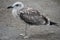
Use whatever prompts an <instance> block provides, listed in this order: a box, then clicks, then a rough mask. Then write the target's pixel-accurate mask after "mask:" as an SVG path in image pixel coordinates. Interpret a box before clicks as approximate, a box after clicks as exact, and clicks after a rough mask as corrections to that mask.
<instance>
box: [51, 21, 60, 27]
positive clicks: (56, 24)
mask: <svg viewBox="0 0 60 40" xmlns="http://www.w3.org/2000/svg"><path fill="white" fill-rule="evenodd" d="M50 25H55V26H59V25H58V23H55V22H52V21H50Z"/></svg>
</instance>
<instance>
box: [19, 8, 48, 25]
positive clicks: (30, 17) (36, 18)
mask: <svg viewBox="0 0 60 40" xmlns="http://www.w3.org/2000/svg"><path fill="white" fill-rule="evenodd" d="M19 16H20V18H21V19H22V20H24V21H25V22H26V23H28V24H31V25H44V24H47V21H48V20H47V19H46V18H45V17H44V16H43V15H41V14H40V12H39V11H38V10H36V9H32V8H27V9H25V10H23V11H22V12H20V14H19Z"/></svg>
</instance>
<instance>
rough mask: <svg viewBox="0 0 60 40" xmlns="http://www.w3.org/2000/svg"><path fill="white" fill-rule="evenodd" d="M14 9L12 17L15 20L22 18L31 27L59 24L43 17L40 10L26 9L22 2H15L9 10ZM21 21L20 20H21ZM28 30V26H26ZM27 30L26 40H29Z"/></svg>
mask: <svg viewBox="0 0 60 40" xmlns="http://www.w3.org/2000/svg"><path fill="white" fill-rule="evenodd" d="M10 8H12V15H13V16H14V17H15V18H18V19H19V18H21V20H23V21H24V22H25V23H26V24H29V25H55V26H59V25H58V23H56V22H53V21H51V20H50V19H49V18H48V17H46V16H44V15H42V14H41V13H40V11H39V10H37V9H34V8H32V7H27V8H25V6H24V4H23V3H22V2H15V3H14V4H13V5H11V6H8V7H7V9H10ZM19 20H20V19H19ZM26 29H27V26H26ZM20 35H23V34H20ZM27 37H28V36H27V35H26V30H25V35H24V38H27Z"/></svg>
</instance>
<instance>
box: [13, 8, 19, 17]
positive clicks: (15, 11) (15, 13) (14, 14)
mask: <svg viewBox="0 0 60 40" xmlns="http://www.w3.org/2000/svg"><path fill="white" fill-rule="evenodd" d="M19 10H20V9H15V8H14V9H13V10H12V14H13V16H14V17H16V16H18V15H17V14H18V12H19Z"/></svg>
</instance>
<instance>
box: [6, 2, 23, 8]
mask: <svg viewBox="0 0 60 40" xmlns="http://www.w3.org/2000/svg"><path fill="white" fill-rule="evenodd" d="M10 8H14V9H23V8H24V4H23V3H22V2H15V3H14V4H13V5H11V6H8V7H7V9H10Z"/></svg>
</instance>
